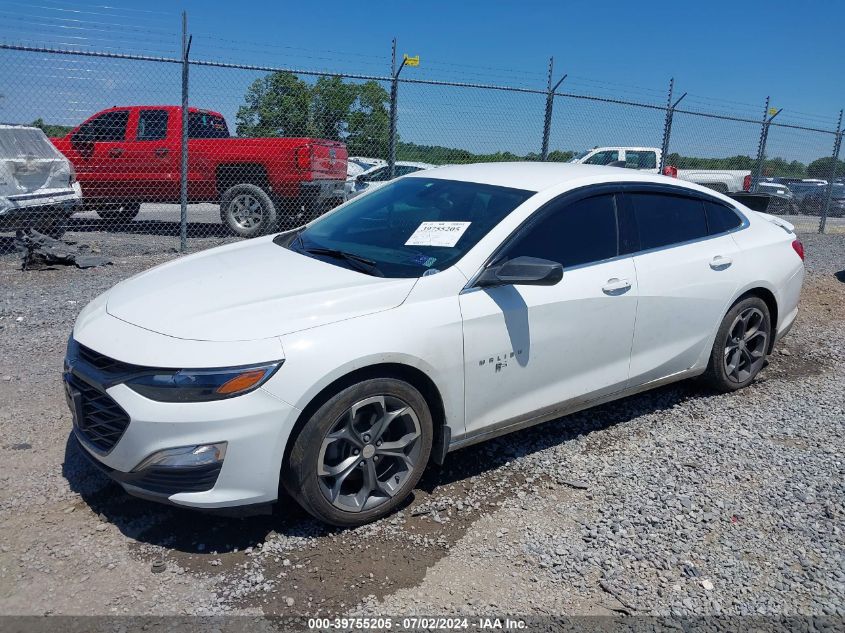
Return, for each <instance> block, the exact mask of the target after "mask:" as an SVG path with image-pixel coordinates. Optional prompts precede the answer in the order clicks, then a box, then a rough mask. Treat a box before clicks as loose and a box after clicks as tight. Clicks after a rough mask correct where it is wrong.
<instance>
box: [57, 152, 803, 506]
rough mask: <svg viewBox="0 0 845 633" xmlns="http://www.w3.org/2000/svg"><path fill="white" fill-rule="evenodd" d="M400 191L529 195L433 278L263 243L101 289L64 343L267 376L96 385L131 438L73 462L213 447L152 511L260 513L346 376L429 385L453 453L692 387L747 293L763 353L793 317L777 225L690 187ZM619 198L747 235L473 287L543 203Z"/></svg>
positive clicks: (523, 182)
mask: <svg viewBox="0 0 845 633" xmlns="http://www.w3.org/2000/svg"><path fill="white" fill-rule="evenodd" d="M417 177H421V178H433V179H445V180H459V181H464V182H472V183H481V184H485V183H486V184H492V185H500V186H506V187H514V188H519V189H523V190H529V191H532V192H536V193H534V194H533V195H531V196H530V197H529V198H528V199H527V201H525V202H524V203H523V204H521V205H520V206H518V207H517V208H516V209H514V210H513V211H512V212H511V213H510V214H509V215H507V216H506V217H505V218H504V219H503V220H502V221H501V222H499V223H498V224H497V225H495V226H494V227H493V228H492V229H491V230H490V231H489V232H488V233H487V234H486V235H485V236H484V237H482V238H481V239H480V240H479V241H478V242H477V244H476V245H475V246H474V247H472V248H471V249H469V250H468V251H467V252H466V253H465V254H464V255H463V257H462V258H461V259H459V260H458V261H457V262H456V263H455V264H454V265H453V266H451V267H448V268H446V269H445V270H443V271H440V272H439V273H438V274H432V275H423V276H422V277H419V278H412V279H389V278H380V277H372V276H368V275H365V274H363V273H358V272H354V271H352V270H349V269H346V268H343V267H340V266H336V265H334V264H331V263H326V262H323V261H319V260H315V259H311V258H309V257H307V256H305V255H301V254H298V253H295V252H292V251H289V250H286V249H285V248H283V247H281V246H278V245H276V244H274V243H273V242H272V238H270V237H267V238H259V239H256V240H247V241H243V242H239V243H237V244H232V245H228V246H223V247H220V248H215V249H211V250H208V251H204V252H202V253H198V254H195V255H191V256H188V257H184V258H182V259H179V260H176V261H173V262H170V263H167V264H164V265H162V266H159V267H157V268H154V269H152V270H151V271H148V272H146V273H142V274H141V275H138V276H136V277H134V278H132V279H129V280H127V281H125V282H122V283H121V284H118V285H117V286H116V287H114V288H113V289H111V290H110V291H108V292H106V293H105V294H103V295H101V296H100V297H98V298H97V299H95V300H94V301H93V302H92V303H91V304H89V305H88V306H87V307H86V308H85V309H84V310H83V311H82V313H81V314H80V316H79V318H78V319H77V322H76V325H75V327H74V331H73V338H74V339H75V341H77V342H78V343H80V344H81V345H84V346H86V347H88V348H90V349H92V350H95V351H96V352H97V353H100V354H103V355H106V356H108V357H110V358H113V359H117V360H119V361H121V362H124V363H131V364H134V365H142V366H148V367H171V368H204V367H208V368H219V367H231V366H236V365H246V364H257V363H264V362H269V361H277V360H282V359H283V360H284V364H283V365H282V366H281V368H280V369H279V370H278V371H277V372H276V373H275V374H274V375H273V376H272V377H271V378H270V379H269V380H267V382H265V383H264V384H263V385H262V386H261V387H260V388H259V389H257V390H255V391H252V392H250V393H248V394H246V395H241V396H237V397H233V398H230V399H228V400H220V401H214V402H195V403H167V402H157V401H153V400H151V399H149V398H146V397H144V396H141V395H140V394H138V393H136V392H135V391H133V390H132V389H130V388H129V387H127V386H126V385H125V384H115V385H113V386H110V387H108V388H107V389H106V393H107V394H108V396H110V397H111V398H112V399H113V400H114V401H115V402H116V403H117V404H118V405H120V406H121V407H122V408H123V409H124V410H125V411H126V412H127V413H128V414H129V416H130V418H131V422H130V423H129V425H128V428H127V430H126V432H125V433H124V435H123V436H122V437H121V438H120V440H119V441H118V442H117V444H116V446H115V447H114V449H113V450H112V451H111V452H109V453H108V454H105V455H104V454H100V453H98V452H96V451H93V450H91V449H90V448H88V449H87V450H88V452H89V453H90V454H91V456H92V458H93V459H95V460H96V461H99V462H101V463H102V464H104V465H106V466H107V467H109V468H111V469H115V470H116V471H119V472H121V473H128V472H130V471H132V470H133V469H134V468H136V467H137V466H138V465H139V464H140V463H141V462H142V461H143V460H144V459H145V458H147V457H148V456H150V455H151V454H152V453H154V452H156V451H159V450H162V449H166V448H170V447H178V446H186V445H195V444H207V443H213V442H222V441H225V442H227V443H228V446H227V450H226V454H225V459H224V461H223V467H222V470H221V472H220V475H219V477H218V479H217V481H216V483H215V485H214V487H213V488H212V489H210V490H207V491H204V492H180V493H176V494H172V495H169V497H168V498H167V499H166V500H167V501H169V502H171V503H174V504H178V505H183V506H191V507H199V508H218V507H227V506H235V505H242V504H251V503H259V502H268V501H274V500H276V497H277V491H278V484H279V473H280V469H281V467H282V460H283V456H284V454H285V447H286V446H287V444H288V441H289V437H290V434H291V431H292V430H293V428H294V425H295V424H296V422H297V420H298V419H299V417H300V415H301V414H302V412H303V411H304V410H306V409H307V407H308V406H309V404H310V403H311V402H312V401H313V400H314V398H315V397H316V396H317V395H318V394H319V393H320V392H321V391H323V390H324V389H326V388H327V387H329V386H330V385H331V384H332V383H334V382H335V381H337V380H339V379H341V378H343V377H344V376H346V375H348V374H350V373H351V372H353V371H355V370H358V369H361V368H365V367H369V366H375V365H382V364H384V363H393V364H398V365H404V366H407V367H411V368H414V369H416V370H419V371H420V372H422V373H423V374H424V375H425V376H427V377H428V378H429V379H430V380H431V382H432V383H433V385H434V386H435V388H436V390H437V391H438V392H439V396H440V399H441V400H442V404H443V410H444V414H445V416H444V417H445V423H446V424H447V425H448V427H449V429H450V432H451V444H450V445H449V449H450V450H454V449H457V448H460V447H462V446H465V445H468V444H470V443H473V442H476V441H479V440H482V439H484V438H486V437H489V436H492V435H495V434H498V433H501V432H503V431H507V430H510V429H513V428H518V427H521V426H525V425H527V424H531V423H535V422H538V421H543V420H546V419H550V418H551V417H554V416H556V415H560V414H564V413H566V412H570V411H574V410H577V409H579V408H584V407H585V406H591V405H593V404H596V403H600V402H604V401H607V400H609V399H614V398H617V397H621V396H624V395H627V394H629V393H633V392H636V391H639V390H642V389H645V388H648V387H651V386H654V385H658V384H663V383H665V382H667V381H671V380H677V379H680V378H686V377H690V376H695V375H697V374H700V373H702V372H703V371H704V370H705V368H706V365H707V360H708V357H709V353H710V348H711V347H712V344H713V339H714V337H715V335H716V331H717V329H718V327H719V324H720V322H721V319H722V317H723V315H724V314H725V312H726V310H727V309H728V308H729V306H730V305H731V304H732V303H733V302H734V301H735V300H736V299H737V297H739V296H741V295H742V294H743V293H744V292H746V291H747V290H749V289H754V288H763V289H766V290H768V291H770V292H771V293H772V294H773V295H774V297H775V299H776V301H777V306H778V313H777V319H776V323H775V324H774V330H775V332H776V337H780V336H783V335H784V334H785V333H786V332H787V331H788V329H789V327H790V326H791V324H792V322H793V320H794V319H795V316H796V314H797V310H798V298H799V294H800V289H801V284H802V280H803V264H802V262H801V260H800V259H799V257H798V256H797V254H796V253H795V251H794V250H793V249H792V247H791V242H792V240H794V239H795V236H794V234H792V232H791V231H792V227H791V225H790V224H789V223H787V222H785V221H783V220H781V219H779V218H775V217H772V216H767V215H765V214H760V213H755V212H754V211H751V210H750V209H748V208H746V207H743V206H742V205H740V204H738V203H737V202H735V201H733V200H731V199H729V198H727V197H726V196H722V195H720V194H718V193H714V192H712V191H710V190H708V189H705V188H703V187H700V186H697V185H694V184H691V183H683V182H678V181H677V180H674V179H668V178H665V177H662V176H655V175H650V174H643V173H638V172H634V171H627V170H620V169H616V168H607V167H592V166H581V165H560V164H553V163H545V164H542V163H490V164H481V165H465V166H453V167H443V168H439V169H437V170H433V171H430V172H425V173H424V174H423V173H419V174H416V175H414V174H411V175H409V176H406V178H417ZM623 182H628V183H657V184H663V185H670V186H674V187H676V188H681V189H683V190H689V191H693V192H699V193H706V194H709V196H710V197H711V198H713V199H716V200H720V201H722V202H725V203H727V204H729V205H731V206H733V207H734V208H735V209H736V210H738V211H739V213H740V214H741V216H743V217H744V219H745V221H744V223H743V225H742V226H741V228H739V229H738V230H734V231H732V232H730V233H727V234H722V235H720V236H714V237H711V238H704V239H701V240H697V241H694V242H691V243H685V244H680V245H677V246H673V247H667V248H663V249H657V250H654V251H652V252H643V253H637V254H634V255H623V256H619V257H616V258H613V259H611V260H607V261H603V262H599V263H595V264H588V265H583V266H579V267H574V268H570V269H567V270H565V272H564V274H563V279H562V281H561V282H559V283H557V284H556V285H553V286H530V285H510V286H501V287H496V288H490V289H486V290H485V289H480V288H476V287H473V286H472V284H471V283H470V281H471V280H472V279H473V278H474V277H475V276H476V275H477V274H478V273H479V271H480V270H481V269H482V268H483V266H484V264H485V262H486V261H487V260H488V258H489V257H490V256H491V255H492V254H493V253H494V251H496V249H497V248H498V247H499V245H500V244H502V242H503V241H504V240H505V239H506V238H507V237H508V236H509V235H511V233H512V232H513V231H514V230H516V229H517V228H518V227H519V226H520V225H521V224H522V223H523V222H524V221H526V220H527V219H529V218H530V217H532V216H533V214H535V212H536V211H537V210H538V209H539V208H541V207H542V206H543V205H544V204H545V203H547V202H549V201H551V200H553V199H555V198H557V197H559V196H561V195H562V194H565V193H567V192H570V191H572V190H574V189H577V188H580V187H587V186H592V185H603V184H613V183H623ZM347 204H355V202H350V203H347ZM345 206H346V205H341V206H340V207H338V208H336V209H334V210H333V211H331V212H330V213H329V214H327V215H326V216H323V218H327V217H331V215H332V214H334V213H338V212H340V210H341V209H343V208H344V207H345ZM321 221H323V219H322V218H321V219H317V220H315V221H314V223H319V222H321ZM718 258H722V260H719V259H718ZM724 258H729V259H730V260H731V262H730V264H731V265H730V266H729V267H728V268H727V269H724V268H722V267H721V265H717V266H711V265H710V264H711V263H713V262H714V260H716V263H717V264H718V263H719V262H721V263H722V264H724V263H725V262H724V261H723V260H724ZM626 285H627V287H626ZM83 445H85V444H84V442H83ZM124 487H125V488H127V490H128V491H129V492H132V493H134V494H145V493H144V492H143V491H141V490H138V489H134V488H133V487H132V486H127V485H124Z"/></svg>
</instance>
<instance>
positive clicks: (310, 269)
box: [106, 237, 416, 341]
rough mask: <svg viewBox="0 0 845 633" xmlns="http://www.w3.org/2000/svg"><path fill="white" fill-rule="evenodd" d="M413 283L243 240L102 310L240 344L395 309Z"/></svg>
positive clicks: (145, 279)
mask: <svg viewBox="0 0 845 633" xmlns="http://www.w3.org/2000/svg"><path fill="white" fill-rule="evenodd" d="M415 283H416V279H384V278H381V277H371V276H369V275H365V274H363V273H359V272H356V271H353V270H349V269H346V268H342V267H340V266H335V265H333V264H329V263H326V262H323V261H319V260H316V259H313V258H311V257H307V256H305V255H301V254H299V253H295V252H293V251H290V250H288V249H286V248H283V247H281V246H278V245H277V244H274V243H273V241H272V237H267V238H259V239H255V240H246V241H243V242H238V243H236V244H231V245H228V246H223V247H220V248H215V249H211V250H208V251H204V252H202V253H198V254H196V255H191V256H189V257H184V258H180V259H178V260H175V261H173V262H169V263H167V264H164V265H161V266H158V267H156V268H153V269H151V270H148V271H146V272H144V273H141V274H140V275H137V276H135V277H132V278H130V279H128V280H126V281H124V282H121V283H120V284H118V285H117V286H115V287H114V288H113V289H112V290H111V291H110V292H109V294H108V297H107V300H106V311H107V312H108V313H109V314H110V315H112V316H114V317H116V318H118V319H121V320H123V321H126V322H128V323H132V324H133V325H137V326H139V327H142V328H145V329H147V330H152V331H154V332H159V333H161V334H165V335H167V336H172V337H176V338H181V339H191V340H204V341H246V340H255V339H263V338H269V337H273V336H282V335H284V334H289V333H291V332H296V331H298V330H304V329H307V328H312V327H317V326H320V325H326V324H329V323H334V322H336V321H341V320H344V319H350V318H353V317H358V316H363V315H366V314H372V313H374V312H380V311H383V310H389V309H391V308H394V307H396V306H398V305H400V304H401V303H402V302H403V301H404V300H405V298H406V297H407V296H408V293H409V292H410V291H411V289H412V288H413V287H414V284H415Z"/></svg>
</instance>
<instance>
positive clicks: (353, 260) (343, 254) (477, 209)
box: [277, 177, 535, 277]
mask: <svg viewBox="0 0 845 633" xmlns="http://www.w3.org/2000/svg"><path fill="white" fill-rule="evenodd" d="M534 193H535V192H533V191H524V190H522V189H511V188H508V187H497V186H494V185H484V184H478V183H472V182H462V181H455V180H442V179H438V178H420V177H415V178H402V179H400V180H395V181H393V182H391V183H389V184H387V185H385V186H384V187H382V188H380V189H377V190H375V191H373V192H371V193H368V194H366V195H363V196H361V197H360V198H356V199H354V200H352V201H350V202H348V203H347V204H345V205H344V206H343V207H341V208H340V209H338V210H336V211H334V212H333V213H330V214H328V215H326V216H324V217H323V218H321V219H319V220H317V221H316V222H314V223H313V224H311V225H310V226H309V227H308V228H306V229H304V230H302V231H301V232H299V233H298V234H297V235H296V238H295V239H293V240H288V241H287V242H284V241H283V242H279V243H281V244H283V245H286V246H287V247H288V248H290V249H291V250H295V251H297V252H300V253H303V254H305V255H309V256H312V257H318V258H320V259H323V260H325V261H328V262H331V263H333V264H337V265H341V266H346V267H349V268H353V269H355V270H360V271H361V272H366V273H370V274H375V275H380V276H384V277H420V276H422V275H425V274H434V273H435V272H438V271H441V270H445V269H446V268H448V267H449V266H451V265H452V264H454V263H455V262H456V261H458V260H459V259H460V258H461V257H462V256H463V255H464V253H466V252H467V251H468V250H469V249H471V248H472V247H473V246H475V244H476V243H478V241H479V240H480V239H481V238H482V237H484V236H485V235H486V234H487V233H488V232H489V231H490V229H492V228H493V227H494V226H496V224H498V223H499V222H500V221H501V220H502V219H503V218H504V217H505V216H507V215H508V214H509V213H510V212H511V211H513V210H514V209H515V208H516V207H518V206H519V205H520V204H522V203H523V202H525V200H527V199H528V198H530V197H531V196H532V195H534ZM280 237H281V236H280ZM277 239H278V238H277ZM350 256H351V257H350ZM362 262H363V263H362Z"/></svg>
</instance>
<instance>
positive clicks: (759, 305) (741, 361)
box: [702, 296, 772, 392]
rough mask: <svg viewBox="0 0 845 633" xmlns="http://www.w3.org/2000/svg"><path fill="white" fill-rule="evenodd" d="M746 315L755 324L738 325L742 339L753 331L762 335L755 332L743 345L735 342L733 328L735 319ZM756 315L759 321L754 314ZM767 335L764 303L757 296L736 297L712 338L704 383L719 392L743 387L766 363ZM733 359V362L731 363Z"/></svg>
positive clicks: (768, 321) (768, 320)
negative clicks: (711, 347)
mask: <svg viewBox="0 0 845 633" xmlns="http://www.w3.org/2000/svg"><path fill="white" fill-rule="evenodd" d="M746 314H753V315H755V317H754V320H753V321H752V323H754V324H755V326H754V329H752V330H751V331H750V332H749V331H748V330H747V329H743V328H740V329H741V333H742V334H743V337H742V338H743V339H744V338H745V335H746V334H747V335H749V337H752V336H754V334H753V333H754V332H762V333H763V334H764V337H761V336H759V335H758V336H756V337H754V338H753V342H752V340H743V344H742V345H739V344H738V342H737V336H736V335H737V334H738V333H740V332H739V329H737V328H739V326H738V320H741V318H742V315H746ZM758 314H759V316H760V318H759V322H758V321H757V316H756V315H758ZM746 328H747V325H746ZM771 337H772V325H771V316H770V314H769V308H768V306H767V305H766V302H765V301H763V300H762V299H761V298H760V297H757V296H749V297H746V298H744V299H740V300H739V301H737V302H736V303H735V304H734V305H733V306H732V307H731V309H730V310H728V313H727V314H726V315H725V317H724V318H723V319H722V324H721V325H720V326H719V331H718V332H717V333H716V338H715V339H714V341H713V349H712V350H711V352H710V362H709V363H708V365H707V371H706V372H705V373H704V375H703V376H702V379H703V380H704V382H705V383H706V384H707V385H708V386H710V387H711V388H713V389H715V390H716V391H720V392H729V391H736V390H737V389H742V388H743V387H747V386H748V385H749V384H751V382H752V381H753V380H754V378H756V377H757V374H759V373H760V370H761V369H762V368H763V367H764V366H765V364H766V357H767V356H768V352H769V349H770V347H771ZM761 338H762V340H760V339H761ZM729 350H730V351H729ZM737 355H738V356H737ZM735 359H736V363H734V362H732V361H734V360H735Z"/></svg>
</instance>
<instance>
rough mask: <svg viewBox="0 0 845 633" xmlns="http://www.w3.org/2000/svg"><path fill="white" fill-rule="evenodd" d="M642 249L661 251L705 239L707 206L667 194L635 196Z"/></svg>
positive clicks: (637, 194) (633, 197)
mask: <svg viewBox="0 0 845 633" xmlns="http://www.w3.org/2000/svg"><path fill="white" fill-rule="evenodd" d="M630 196H631V201H632V202H633V204H634V217H635V218H636V221H637V231H638V233H639V237H640V249H641V250H648V249H650V248H659V247H661V246H670V245H672V244H679V243H681V242H688V241H690V240H695V239H699V238H702V237H706V236H707V234H708V232H707V218H706V216H705V214H704V204H703V202H702V201H701V200H699V199H697V198H687V197H686V196H678V195H672V194H665V193H645V192H643V193H632V194H630Z"/></svg>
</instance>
